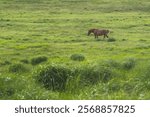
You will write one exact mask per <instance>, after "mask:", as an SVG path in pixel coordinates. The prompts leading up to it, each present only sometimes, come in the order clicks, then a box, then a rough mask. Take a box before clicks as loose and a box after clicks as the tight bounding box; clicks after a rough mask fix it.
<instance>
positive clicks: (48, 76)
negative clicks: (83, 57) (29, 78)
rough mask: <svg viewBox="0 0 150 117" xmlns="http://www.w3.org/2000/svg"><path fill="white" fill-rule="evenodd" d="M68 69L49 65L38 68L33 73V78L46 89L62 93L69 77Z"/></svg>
mask: <svg viewBox="0 0 150 117" xmlns="http://www.w3.org/2000/svg"><path fill="white" fill-rule="evenodd" d="M70 73H71V71H70V69H68V68H66V67H65V66H60V65H49V66H46V67H41V68H39V69H38V70H37V71H36V72H34V78H35V79H36V81H37V82H39V83H40V84H42V85H43V86H44V87H45V88H46V89H49V90H52V91H64V90H65V88H66V83H67V80H68V78H69V77H70Z"/></svg>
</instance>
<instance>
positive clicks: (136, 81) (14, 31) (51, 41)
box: [0, 0, 150, 99]
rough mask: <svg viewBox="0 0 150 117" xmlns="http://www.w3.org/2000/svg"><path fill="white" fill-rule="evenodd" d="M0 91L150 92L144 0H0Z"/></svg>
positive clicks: (84, 95)
mask: <svg viewBox="0 0 150 117" xmlns="http://www.w3.org/2000/svg"><path fill="white" fill-rule="evenodd" d="M91 28H99V29H109V30H110V31H111V33H110V34H109V39H105V40H103V37H99V39H97V40H96V39H94V36H93V35H90V36H87V32H88V30H89V29H91ZM0 99H150V2H149V0H132V1H131V0H0Z"/></svg>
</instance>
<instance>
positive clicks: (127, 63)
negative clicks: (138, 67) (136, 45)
mask: <svg viewBox="0 0 150 117" xmlns="http://www.w3.org/2000/svg"><path fill="white" fill-rule="evenodd" d="M135 64H136V62H135V59H134V58H128V59H127V60H125V61H124V62H123V63H122V67H123V69H126V70H130V69H132V68H134V66H135Z"/></svg>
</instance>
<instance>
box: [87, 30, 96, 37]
mask: <svg viewBox="0 0 150 117" xmlns="http://www.w3.org/2000/svg"><path fill="white" fill-rule="evenodd" d="M94 30H95V29H90V30H89V31H88V34H87V35H88V36H89V35H90V34H91V33H93V32H94Z"/></svg>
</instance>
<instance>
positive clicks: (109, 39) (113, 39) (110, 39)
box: [107, 38, 116, 42]
mask: <svg viewBox="0 0 150 117" xmlns="http://www.w3.org/2000/svg"><path fill="white" fill-rule="evenodd" d="M107 41H108V42H114V41H116V39H115V38H108V39H107Z"/></svg>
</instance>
